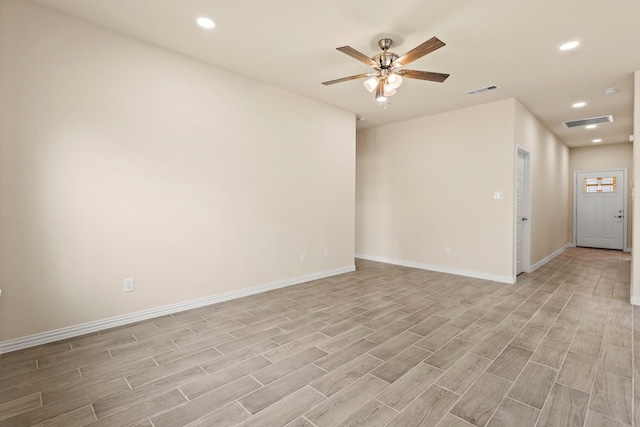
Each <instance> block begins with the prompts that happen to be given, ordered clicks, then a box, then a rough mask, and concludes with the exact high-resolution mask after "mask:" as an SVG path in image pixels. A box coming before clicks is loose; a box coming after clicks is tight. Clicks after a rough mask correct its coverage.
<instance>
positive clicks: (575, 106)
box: [572, 101, 587, 108]
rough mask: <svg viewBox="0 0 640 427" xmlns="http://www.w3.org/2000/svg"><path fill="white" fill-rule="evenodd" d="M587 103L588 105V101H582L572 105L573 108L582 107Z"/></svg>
mask: <svg viewBox="0 0 640 427" xmlns="http://www.w3.org/2000/svg"><path fill="white" fill-rule="evenodd" d="M585 105H587V103H586V102H583V101H580V102H576V103H575V104H573V105H572V107H573V108H582V107H584V106H585Z"/></svg>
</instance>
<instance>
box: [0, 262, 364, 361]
mask: <svg viewBox="0 0 640 427" xmlns="http://www.w3.org/2000/svg"><path fill="white" fill-rule="evenodd" d="M355 269H356V268H355V265H349V266H346V267H341V268H337V269H334V270H327V271H322V272H319V273H314V274H309V275H306V276H301V277H294V278H291V279H285V280H280V281H277V282H273V283H267V284H264V285H259V286H255V287H251V288H246V289H239V290H237V291H231V292H226V293H223V294H218V295H212V296H209V297H205V298H198V299H194V300H191V301H184V302H180V303H177V304H172V305H167V306H164V307H157V308H152V309H149V310H144V311H139V312H136V313H130V314H125V315H122V316H116V317H112V318H109V319H102V320H96V321H94V322H89V323H83V324H81V325H75V326H69V327H67V328H62V329H56V330H54V331H48V332H42V333H39V334H35V335H30V336H27V337H22V338H16V339H12V340H8V341H1V342H0V354H3V353H8V352H10V351H16V350H22V349H24V348H29V347H33V346H36V345H41V344H47V343H50V342H54V341H58V340H62V339H66V338H72V337H77V336H80V335H84V334H87V333H91V332H96V331H100V330H104V329H108V328H113V327H116V326H121V325H126V324H128V323H134V322H139V321H141V320H147V319H152V318H154V317H158V316H164V315H167V314H172V313H178V312H180V311H185V310H190V309H192V308H198V307H204V306H206V305H211V304H216V303H219V302H223V301H229V300H232V299H236V298H242V297H245V296H249V295H254V294H259V293H262V292H267V291H271V290H274V289H279V288H285V287H287V286H292V285H299V284H301V283H305V282H310V281H312V280H318V279H324V278H326V277H331V276H337V275H339V274H344V273H350V272H352V271H355Z"/></svg>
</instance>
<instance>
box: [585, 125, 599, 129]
mask: <svg viewBox="0 0 640 427" xmlns="http://www.w3.org/2000/svg"><path fill="white" fill-rule="evenodd" d="M597 127H598V125H586V126H585V128H587V129H595V128H597Z"/></svg>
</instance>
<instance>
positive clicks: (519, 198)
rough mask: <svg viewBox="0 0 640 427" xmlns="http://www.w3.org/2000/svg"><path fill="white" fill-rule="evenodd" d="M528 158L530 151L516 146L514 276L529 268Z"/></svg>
mask: <svg viewBox="0 0 640 427" xmlns="http://www.w3.org/2000/svg"><path fill="white" fill-rule="evenodd" d="M530 157H531V153H530V151H529V150H527V149H526V148H525V147H522V146H520V145H518V154H517V157H516V267H515V270H516V276H517V275H518V274H520V273H523V272H528V271H529V268H530V267H529V259H530V255H529V250H530V234H531V227H530V225H529V224H530V206H531V185H530V182H531V179H530V170H531V167H530Z"/></svg>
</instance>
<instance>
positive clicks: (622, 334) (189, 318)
mask: <svg viewBox="0 0 640 427" xmlns="http://www.w3.org/2000/svg"><path fill="white" fill-rule="evenodd" d="M357 267H358V271H357V272H354V273H349V274H345V275H342V276H337V277H333V278H329V279H324V280H319V281H315V282H311V283H306V284H303V285H298V286H292V287H289V288H285V289H280V290H277V291H272V292H268V293H264V294H260V295H254V296H251V297H247V298H242V299H238V300H234V301H230V302H226V303H221V304H217V305H212V306H208V307H204V308H201V309H196V310H191V311H188V312H182V313H179V314H176V315H174V316H165V317H161V318H157V319H154V320H153V321H146V322H142V323H138V324H135V325H128V326H126V327H121V328H116V329H111V330H107V331H103V332H101V333H95V334H91V335H88V336H84V337H79V338H75V339H70V340H66V341H64V342H57V343H53V344H49V345H44V346H40V347H36V348H32V349H28V350H23V351H18V352H14V353H10V354H5V355H2V356H1V357H0V426H27V425H39V426H54V425H55V426H64V427H69V426H85V425H92V426H93V425H100V426H129V425H135V426H155V427H164V426H172V427H173V426H183V425H188V426H190V427H192V426H235V425H242V426H260V427H263V426H281V425H287V426H318V427H325V426H331V427H334V426H356V425H358V426H367V427H376V426H402V427H411V426H436V425H437V426H447V427H451V426H453V427H462V426H469V425H475V426H485V425H487V426H492V427H494V426H517V427H525V426H625V425H633V421H634V419H635V420H636V425H638V426H640V415H638V414H636V413H635V411H634V406H635V408H638V397H639V396H640V393H639V392H638V391H639V387H640V386H639V385H638V383H639V381H638V378H639V377H638V373H639V372H640V371H639V370H638V366H639V365H640V364H639V363H638V361H639V360H640V356H639V351H640V346H638V345H637V342H638V340H635V338H634V337H635V334H636V333H638V331H640V326H638V325H639V324H640V322H639V321H638V320H640V314H639V313H640V311H639V310H638V308H640V307H636V308H635V309H634V307H633V306H631V305H630V304H629V269H630V255H629V254H625V253H621V252H617V251H604V250H593V249H581V248H573V249H569V250H567V251H565V252H564V253H562V254H561V255H560V256H558V257H556V258H555V259H554V260H553V261H551V262H549V263H548V264H546V265H545V266H543V267H541V268H539V269H538V270H537V271H535V272H534V273H532V274H529V275H526V274H525V275H521V276H520V277H519V278H518V283H517V284H516V285H506V284H500V283H495V282H489V281H485V280H478V279H472V278H465V277H459V276H452V275H447V274H442V273H435V272H428V271H422V270H414V269H410V268H404V267H398V266H391V265H386V264H379V263H374V262H367V261H358V263H357ZM638 336H640V334H639V335H638ZM634 362H635V363H634ZM634 377H635V383H634ZM634 384H635V387H634ZM639 412H640V411H639Z"/></svg>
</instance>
